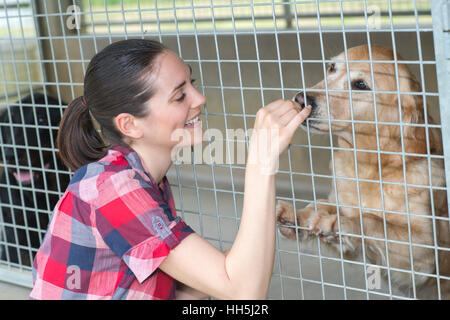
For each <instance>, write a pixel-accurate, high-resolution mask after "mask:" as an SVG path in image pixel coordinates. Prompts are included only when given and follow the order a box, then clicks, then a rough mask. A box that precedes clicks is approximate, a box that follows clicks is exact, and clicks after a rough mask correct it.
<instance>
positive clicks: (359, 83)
mask: <svg viewBox="0 0 450 320" xmlns="http://www.w3.org/2000/svg"><path fill="white" fill-rule="evenodd" d="M352 88H353V89H355V90H370V88H369V86H368V85H367V84H366V83H365V82H364V80H355V81H353V82H352Z"/></svg>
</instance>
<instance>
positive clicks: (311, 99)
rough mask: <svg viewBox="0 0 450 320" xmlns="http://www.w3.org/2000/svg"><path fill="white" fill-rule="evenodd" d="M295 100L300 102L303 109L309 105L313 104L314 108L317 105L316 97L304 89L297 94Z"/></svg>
mask: <svg viewBox="0 0 450 320" xmlns="http://www.w3.org/2000/svg"><path fill="white" fill-rule="evenodd" d="M305 100H306V101H305ZM294 101H295V102H297V103H299V104H300V106H301V107H302V109H303V108H304V107H305V106H307V105H311V107H312V108H314V107H316V101H315V99H314V97H311V96H308V95H306V94H305V93H304V92H303V91H300V92H299V93H297V94H296V95H295V97H294ZM305 102H306V104H305Z"/></svg>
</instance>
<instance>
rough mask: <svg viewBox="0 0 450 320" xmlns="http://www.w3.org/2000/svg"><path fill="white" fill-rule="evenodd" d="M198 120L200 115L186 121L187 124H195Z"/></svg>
mask: <svg viewBox="0 0 450 320" xmlns="http://www.w3.org/2000/svg"><path fill="white" fill-rule="evenodd" d="M197 121H198V117H195V118H194V119H192V120H189V121H188V122H186V123H185V125H186V126H188V125H190V124H194V123H196V122H197Z"/></svg>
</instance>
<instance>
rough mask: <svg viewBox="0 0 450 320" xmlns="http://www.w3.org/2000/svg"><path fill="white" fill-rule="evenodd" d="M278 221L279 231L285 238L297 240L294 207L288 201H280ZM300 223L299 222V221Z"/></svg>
mask: <svg viewBox="0 0 450 320" xmlns="http://www.w3.org/2000/svg"><path fill="white" fill-rule="evenodd" d="M277 221H278V223H279V226H278V229H279V230H280V232H281V234H282V235H284V236H285V237H287V238H289V239H292V240H295V239H296V233H297V230H296V229H297V228H296V226H295V212H294V207H293V206H292V205H291V204H290V203H289V202H286V201H283V200H279V201H278V203H277ZM297 223H299V221H297Z"/></svg>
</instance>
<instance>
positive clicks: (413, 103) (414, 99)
mask: <svg viewBox="0 0 450 320" xmlns="http://www.w3.org/2000/svg"><path fill="white" fill-rule="evenodd" d="M397 103H398V102H397ZM401 111H402V122H403V123H405V124H406V125H404V126H403V143H404V146H405V152H408V153H422V154H423V153H426V152H427V144H426V143H427V142H426V133H425V127H424V126H423V124H424V123H425V113H424V106H423V99H422V97H421V96H420V95H409V94H408V95H402V96H401ZM408 124H418V125H419V126H414V125H408Z"/></svg>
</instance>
